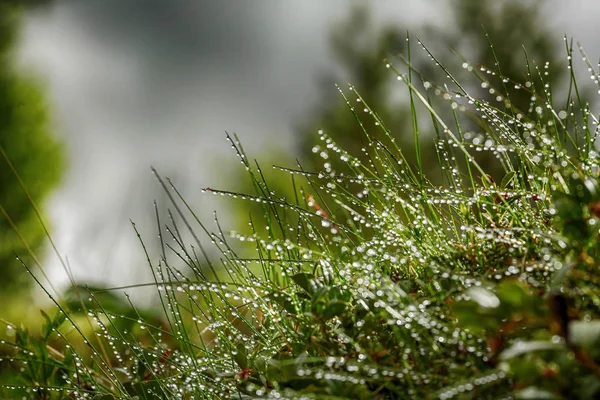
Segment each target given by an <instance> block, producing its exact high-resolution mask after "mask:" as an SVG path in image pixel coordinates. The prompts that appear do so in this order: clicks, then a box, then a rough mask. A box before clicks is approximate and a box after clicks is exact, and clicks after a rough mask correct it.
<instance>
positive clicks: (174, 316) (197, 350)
mask: <svg viewBox="0 0 600 400" xmlns="http://www.w3.org/2000/svg"><path fill="white" fill-rule="evenodd" d="M409 49H410V47H409ZM425 51H427V50H426V49H425ZM581 53H582V54H583V52H582V51H581ZM567 56H568V64H569V73H570V74H571V76H572V79H571V81H570V85H569V87H568V88H566V89H568V95H567V96H568V97H567V99H566V100H562V101H555V100H554V99H553V98H552V88H551V87H550V85H548V84H544V83H545V82H547V76H548V75H547V74H548V73H550V68H549V65H547V64H546V65H544V66H542V67H538V66H537V65H536V64H535V63H533V62H530V61H529V60H527V66H528V71H527V72H528V76H529V77H530V81H528V82H522V83H517V82H512V81H510V80H509V79H507V78H505V77H504V76H503V75H502V73H501V67H500V66H496V67H495V68H494V69H492V70H488V69H486V68H480V67H474V66H472V65H470V64H467V63H465V64H463V68H465V69H467V70H469V71H471V70H472V72H473V77H474V82H468V83H465V84H461V83H459V82H457V81H455V80H454V79H453V78H452V76H454V74H453V72H452V71H450V70H447V69H446V68H445V67H443V66H441V67H440V68H442V69H443V70H444V72H445V73H446V75H447V76H448V81H446V82H441V83H440V84H439V85H433V84H432V83H430V82H428V81H426V80H425V79H424V78H422V77H420V76H419V75H418V74H416V73H415V71H412V70H411V69H410V68H409V66H410V64H409V63H402V62H398V63H396V64H398V65H404V68H405V69H406V70H407V71H406V72H402V71H401V70H400V69H397V67H395V66H394V65H391V64H387V67H388V68H390V71H392V72H391V73H395V74H396V75H397V77H398V80H399V81H400V83H402V84H404V86H406V87H407V88H408V89H409V90H408V96H407V97H408V101H409V103H410V108H411V113H412V121H413V134H414V140H415V149H416V151H417V153H418V152H419V151H420V150H419V143H420V142H422V141H424V140H435V142H436V144H437V156H438V159H437V161H433V160H429V159H421V157H420V156H419V155H417V157H416V159H417V160H418V165H420V166H421V168H419V167H416V166H413V165H408V164H407V162H406V159H405V157H404V155H403V152H402V149H400V148H398V147H397V146H396V145H395V143H396V141H395V140H394V137H393V136H391V133H390V132H389V131H388V130H387V129H386V127H385V124H384V121H381V120H380V119H379V117H378V116H377V114H376V112H375V111H374V110H371V109H370V108H369V106H368V104H365V102H364V101H363V99H362V98H361V97H360V94H359V93H356V92H355V91H354V90H353V88H352V87H350V88H349V89H348V90H347V91H343V90H340V93H341V95H342V96H343V97H344V99H346V100H347V103H348V107H349V110H350V112H352V113H353V114H354V115H355V116H356V119H357V123H358V124H359V125H360V126H361V128H362V131H363V133H364V135H365V141H366V142H367V143H368V145H367V146H365V148H364V149H362V150H361V151H362V152H363V154H365V155H367V156H368V157H367V158H366V159H367V161H366V162H365V161H360V160H359V159H358V158H356V155H353V154H348V153H347V152H345V151H344V150H343V149H341V148H339V147H337V145H336V143H334V142H333V141H332V140H331V139H330V137H329V136H328V134H327V132H319V136H320V139H321V141H322V143H321V144H320V148H319V149H320V152H321V156H322V157H323V158H324V165H323V170H322V171H317V172H312V171H305V170H304V169H303V168H302V166H300V165H299V166H297V167H296V168H294V169H290V168H285V169H284V170H285V171H286V172H287V173H289V174H290V179H291V182H290V185H291V186H292V187H293V191H292V192H293V193H295V195H294V196H293V198H283V197H280V196H279V195H278V194H277V193H275V192H273V191H272V190H271V188H270V187H269V184H268V182H266V181H265V180H264V179H263V178H262V176H263V174H262V172H261V171H260V169H259V168H258V167H255V166H254V164H253V163H251V162H250V161H249V160H248V157H247V156H246V155H245V154H244V152H243V149H242V148H241V146H240V144H239V141H238V140H237V137H230V136H228V138H229V139H230V140H231V144H232V146H233V147H234V149H235V150H236V152H237V154H238V156H239V158H240V161H241V162H242V163H243V164H244V166H245V168H246V169H247V171H248V172H249V175H250V178H251V179H252V181H253V184H254V187H255V188H256V194H254V195H242V194H236V193H233V192H227V191H221V190H216V189H210V188H206V189H205V191H206V192H208V193H213V194H216V195H219V194H220V195H225V196H231V197H241V198H243V199H244V200H245V201H254V202H257V203H259V204H260V205H261V206H262V207H263V211H264V215H263V216H261V218H260V220H264V221H267V226H266V227H262V226H261V227H256V226H255V222H254V221H255V220H254V219H251V220H250V224H249V227H248V230H247V231H246V232H232V233H231V234H229V235H226V234H225V233H224V232H223V230H222V229H221V226H220V224H219V223H218V220H217V219H216V220H215V222H216V223H215V225H214V228H212V229H211V228H209V227H208V226H207V225H205V224H203V223H202V222H200V221H199V220H198V219H197V218H196V216H195V214H194V213H193V210H192V207H191V206H190V205H188V204H187V203H186V202H185V200H184V199H183V198H181V196H179V193H178V192H177V189H176V188H175V187H173V186H172V185H170V182H169V181H168V180H164V179H162V178H161V177H160V176H159V175H158V174H157V177H158V180H159V182H160V183H161V184H162V185H163V186H164V188H165V190H166V191H167V193H168V197H169V199H170V200H171V202H172V206H173V208H174V210H175V212H174V214H175V216H174V217H172V218H171V220H170V221H169V224H168V225H167V226H166V227H165V228H163V225H162V224H163V222H162V221H158V226H159V232H160V235H159V237H160V240H161V243H162V245H163V249H164V252H163V256H162V257H161V258H160V259H159V260H157V261H154V260H150V259H149V260H148V262H149V265H150V267H151V268H152V271H153V273H154V276H155V282H154V283H151V284H150V285H148V286H155V287H156V288H157V289H158V294H159V297H160V303H159V304H160V307H162V310H163V312H164V314H163V315H162V321H160V320H158V321H157V322H155V323H153V324H152V323H150V322H149V318H151V317H149V316H146V317H142V316H140V314H139V313H138V311H137V310H136V308H134V307H133V306H131V308H130V309H128V310H127V311H119V312H116V313H115V312H112V311H111V310H110V309H109V308H107V307H105V306H104V305H103V301H100V300H99V296H100V293H99V291H98V290H92V289H90V290H88V292H89V296H88V295H87V294H86V295H82V297H83V299H82V300H81V301H76V302H71V303H69V307H68V309H67V306H66V305H64V304H67V303H64V302H62V301H61V300H56V305H57V306H58V310H57V313H56V315H52V316H48V315H46V314H44V316H45V318H46V319H47V323H46V325H45V326H44V327H43V328H42V335H41V337H34V336H32V335H30V334H29V333H28V331H27V330H26V329H24V328H21V327H17V326H13V325H10V327H11V329H9V331H11V332H14V335H13V336H10V337H8V338H7V340H6V341H5V342H4V345H5V346H11V347H13V348H14V358H13V359H11V360H8V362H11V363H14V364H15V365H16V366H17V367H18V368H21V369H20V378H21V380H22V382H23V383H22V384H19V385H15V386H14V387H11V388H5V389H6V392H5V393H7V395H11V393H24V394H29V395H30V396H31V397H34V398H65V397H66V398H94V399H112V398H138V399H142V398H144V399H145V398H168V399H174V398H182V399H191V398H207V399H214V398H238V399H243V398H256V397H259V398H260V397H265V398H309V399H310V398H319V399H321V398H324V399H327V398H331V399H334V398H351V399H385V398H418V397H421V398H440V399H450V398H459V399H470V398H473V399H485V398H493V399H497V398H536V399H537V398H545V399H575V398H579V399H592V398H596V397H597V396H598V395H599V394H600V364H599V363H600V352H599V351H598V350H597V349H598V348H599V347H598V344H599V343H598V341H599V338H600V320H599V319H598V318H599V315H598V314H599V313H598V307H599V305H600V298H599V294H600V291H599V290H598V284H599V282H600V280H599V279H598V277H597V274H596V271H597V268H598V265H597V260H600V253H599V251H600V246H599V245H598V239H599V236H598V235H599V231H598V228H597V227H596V226H597V225H598V224H599V223H600V183H599V181H598V161H599V156H598V153H597V150H596V146H595V143H596V139H597V134H598V127H597V118H596V117H595V116H594V115H593V114H592V113H591V111H590V105H589V104H588V103H586V102H585V101H584V100H583V98H582V96H581V95H580V92H579V90H580V89H579V88H578V86H577V85H576V81H575V76H574V72H573V68H572V65H571V62H572V57H573V56H574V54H573V49H572V45H570V44H569V43H567ZM432 57H433V56H432ZM583 57H584V60H585V61H586V63H587V66H588V67H589V68H590V71H592V77H593V78H594V80H595V81H596V83H597V81H598V75H596V72H594V69H593V66H591V65H589V63H588V62H587V57H585V56H583ZM408 59H409V60H410V57H409V58H408ZM434 60H435V59H434ZM382 68H383V66H382ZM398 68H399V67H398ZM489 77H493V78H494V79H493V81H494V82H500V83H501V84H500V87H493V86H492V83H491V81H490V79H488V78H489ZM540 82H541V83H542V85H538V83H540ZM473 84H477V85H480V86H482V87H485V88H488V89H489V93H490V94H495V95H496V97H495V100H493V102H492V103H490V102H488V101H485V100H481V99H477V98H472V97H471V96H469V91H468V88H469V86H472V85H473ZM537 87H542V88H543V89H542V91H541V92H538V91H537V90H536V88H537ZM521 92H526V93H527V94H528V96H529V97H530V99H531V104H530V105H529V107H528V109H527V110H519V109H517V108H516V107H515V106H514V105H513V104H512V103H511V96H512V95H513V94H514V93H521ZM423 116H428V117H430V119H431V123H430V124H429V127H427V126H426V125H424V119H423V118H422V117H423ZM374 130H379V131H380V132H382V133H383V134H384V135H385V136H386V137H388V141H387V143H388V144H384V143H383V142H382V141H379V140H373V139H372V137H373V136H372V135H371V133H370V132H372V131H374ZM426 130H430V131H431V132H433V134H432V135H431V136H430V137H426V136H424V137H420V138H419V132H424V131H426ZM478 152H484V153H489V154H490V155H491V156H493V157H495V162H496V164H497V165H496V166H495V168H498V166H499V167H501V168H502V169H503V171H504V174H503V178H502V179H501V181H500V182H496V181H494V179H493V178H492V177H491V176H489V175H488V174H486V171H485V170H483V168H481V167H480V165H479V164H477V162H476V161H475V160H476V159H475V157H474V154H477V153H478ZM434 162H438V163H439V165H440V168H441V171H442V176H443V179H444V186H442V187H440V186H434V185H433V184H431V183H430V182H429V180H428V177H427V176H425V175H424V174H423V173H422V171H423V170H424V168H423V167H422V166H423V165H425V164H428V165H430V164H431V163H434ZM342 165H343V169H344V170H345V171H351V173H344V174H341V173H336V168H337V167H336V166H342ZM194 226H195V228H194ZM265 228H267V229H265ZM194 230H200V231H202V232H204V233H205V234H206V235H207V236H208V238H210V239H211V240H212V242H213V243H214V247H215V248H216V249H218V250H219V251H220V254H221V257H220V265H217V264H216V263H215V262H214V261H211V258H210V257H208V256H207V255H206V254H207V250H205V249H204V247H203V244H202V242H201V241H200V240H199V239H198V236H197V235H196V234H195V233H194ZM136 232H137V231H136ZM257 232H260V234H258V233H257ZM264 232H266V233H264ZM187 236H190V237H192V238H193V239H194V240H193V243H194V244H193V245H188V244H186V243H185V238H186V237H187ZM237 242H244V243H245V244H247V243H250V244H251V245H252V246H253V247H254V252H253V254H252V255H251V256H249V257H245V255H244V256H243V257H242V255H240V254H239V253H238V250H237V249H238V248H239V246H238V245H237ZM201 255H202V256H203V257H204V260H203V261H200V260H199V257H200V256H201ZM184 267H185V268H186V269H185V271H184V270H183V268H184ZM140 286H143V285H140ZM115 289H119V288H115ZM121 289H122V288H121ZM102 295H106V293H103V294H102ZM88 297H89V298H88ZM111 308H114V307H111ZM86 318H87V319H88V320H89V323H90V325H92V326H93V330H94V332H95V333H94V332H92V331H91V328H89V327H88V324H87V322H86ZM152 318H154V317H152ZM11 391H12V392H11Z"/></svg>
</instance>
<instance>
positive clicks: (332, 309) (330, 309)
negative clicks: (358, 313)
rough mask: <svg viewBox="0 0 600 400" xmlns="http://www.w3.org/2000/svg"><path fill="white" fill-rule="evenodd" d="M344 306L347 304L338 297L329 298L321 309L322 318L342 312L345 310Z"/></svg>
mask: <svg viewBox="0 0 600 400" xmlns="http://www.w3.org/2000/svg"><path fill="white" fill-rule="evenodd" d="M346 306H347V304H346V302H344V301H341V300H338V299H333V300H331V301H330V302H329V303H327V306H326V307H325V310H324V311H323V319H325V320H329V319H331V318H333V317H336V316H338V315H341V314H343V313H344V311H346Z"/></svg>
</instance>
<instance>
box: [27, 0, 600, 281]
mask: <svg viewBox="0 0 600 400" xmlns="http://www.w3.org/2000/svg"><path fill="white" fill-rule="evenodd" d="M447 3H448V2H446V1H443V0H429V1H418V2H417V1H398V0H396V1H393V0H390V1H384V0H380V1H372V2H371V4H372V7H373V11H374V15H375V17H376V18H377V19H379V20H383V19H387V20H390V19H391V20H394V21H398V23H399V24H400V25H401V26H402V29H407V28H409V29H411V30H416V31H417V32H418V29H419V25H420V23H421V22H423V21H428V22H429V23H436V24H444V23H447V22H448V21H447V18H446V15H447V10H446V8H445V7H446V6H447ZM349 4H351V3H350V2H349V1H344V0H328V1H322V0H311V1H297V0H261V1H242V0H237V1H233V0H231V1H223V0H211V1H207V0H86V1H81V0H56V1H55V4H54V5H52V6H50V7H49V8H46V9H40V10H38V11H35V12H32V13H31V14H30V15H29V16H28V17H27V21H26V22H27V23H26V25H25V31H24V35H23V41H22V45H21V50H22V51H21V53H22V55H23V57H22V59H23V62H24V64H25V65H27V66H28V67H31V68H34V69H35V70H36V71H37V72H38V73H39V74H41V75H42V76H43V77H44V78H45V79H46V82H47V83H48V92H49V96H50V97H51V99H52V101H53V103H54V113H55V116H56V121H57V134H58V135H60V137H61V138H62V139H63V140H64V141H65V143H66V146H67V148H68V154H69V160H68V162H69V164H70V168H69V171H68V172H67V174H66V177H65V180H64V182H63V184H62V186H61V187H60V189H59V190H58V191H57V192H56V193H55V194H54V195H53V197H52V199H51V202H50V204H49V209H48V210H49V216H50V219H51V224H52V227H53V232H54V238H55V240H56V242H57V244H58V247H59V249H60V251H61V252H62V253H63V254H65V255H67V256H68V257H69V260H70V263H71V265H72V267H73V269H74V271H75V273H76V275H77V276H78V277H79V278H80V279H87V280H94V281H104V282H107V283H108V284H109V285H117V284H122V283H132V282H139V281H140V280H141V279H140V277H143V276H144V274H143V273H142V272H140V271H142V270H143V265H144V257H142V252H141V249H140V247H139V245H138V244H137V239H136V237H135V235H134V233H133V231H132V229H131V227H130V225H129V219H130V218H131V219H133V220H135V221H136V222H137V223H138V225H139V227H140V230H141V231H142V233H143V234H145V236H146V237H147V238H148V240H149V241H152V240H154V238H155V237H156V236H155V233H154V232H155V231H153V229H154V225H153V223H154V222H153V211H152V210H153V209H152V200H153V199H155V198H156V199H158V200H161V201H162V200H164V196H163V195H162V194H161V189H160V188H159V186H158V184H157V183H156V181H155V180H154V178H153V177H152V175H151V174H150V170H149V167H150V165H153V166H155V167H156V168H157V169H158V170H159V171H160V172H162V173H163V175H168V176H172V177H173V178H174V179H175V181H176V183H177V185H178V186H179V187H180V188H181V189H182V191H183V193H184V194H185V195H186V197H188V198H189V199H190V200H191V201H192V202H193V204H194V207H195V208H196V209H198V210H199V211H201V212H202V213H203V215H210V214H209V213H208V212H207V211H210V210H212V208H213V204H212V203H211V202H210V201H207V200H208V199H207V198H206V197H204V196H201V195H200V193H199V192H200V188H201V187H204V186H219V182H220V181H221V179H222V178H221V175H220V172H222V171H223V167H222V166H223V165H224V164H225V165H235V159H234V158H233V156H232V154H231V153H230V152H229V150H230V149H229V147H228V144H227V142H226V141H225V139H224V134H223V132H224V131H230V132H237V133H239V134H240V136H241V137H242V140H243V142H244V144H245V146H246V147H247V148H248V149H249V150H250V151H251V152H252V153H254V154H259V153H260V151H261V150H263V149H270V150H271V151H274V150H273V149H277V148H280V149H281V151H293V149H292V147H293V146H292V144H293V140H292V135H293V129H292V125H293V123H294V122H296V121H298V119H299V118H300V117H301V116H302V115H303V113H304V112H306V110H308V109H310V108H311V105H312V104H313V103H314V102H315V101H316V100H318V95H319V92H320V91H322V88H319V87H318V85H317V76H318V74H319V73H321V72H323V71H327V70H329V69H330V68H332V59H331V56H330V51H329V48H328V44H329V43H328V32H329V29H330V27H331V23H332V22H333V21H337V20H340V19H341V18H343V17H344V16H345V15H347V12H348V9H349ZM545 13H546V14H545V15H547V17H548V21H549V24H550V25H551V26H554V27H555V30H554V32H556V35H557V37H556V40H561V38H562V36H563V35H564V34H565V33H566V34H568V35H572V36H575V37H576V38H577V39H579V40H581V41H582V42H583V44H584V45H585V46H586V47H587V48H588V49H598V48H599V44H600V42H599V38H600V35H599V33H600V32H598V28H597V16H598V15H600V2H597V1H593V0H588V1H585V0H577V1H573V0H571V1H568V2H565V1H547V2H545ZM591 53H592V54H591V55H594V53H593V52H591ZM595 55H596V56H597V54H595ZM331 90H334V89H333V88H332V89H331ZM223 160H225V161H223ZM47 265H48V266H49V268H51V269H52V270H54V271H56V272H55V273H54V276H55V277H56V278H57V279H62V278H61V274H62V273H61V272H60V268H59V267H58V263H57V261H56V258H55V257H48V262H47ZM142 279H143V278H142Z"/></svg>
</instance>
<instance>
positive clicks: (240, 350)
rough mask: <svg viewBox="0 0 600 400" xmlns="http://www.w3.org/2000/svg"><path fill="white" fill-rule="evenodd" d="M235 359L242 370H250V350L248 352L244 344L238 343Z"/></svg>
mask: <svg viewBox="0 0 600 400" xmlns="http://www.w3.org/2000/svg"><path fill="white" fill-rule="evenodd" d="M233 359H234V360H235V362H236V364H237V365H238V366H239V367H240V369H247V368H248V350H246V346H244V344H243V343H238V345H237V348H236V352H235V354H233Z"/></svg>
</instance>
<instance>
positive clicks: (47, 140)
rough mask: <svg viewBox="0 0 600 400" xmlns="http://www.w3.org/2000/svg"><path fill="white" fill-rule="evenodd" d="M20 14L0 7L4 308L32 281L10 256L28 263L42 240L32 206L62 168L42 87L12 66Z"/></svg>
mask: <svg viewBox="0 0 600 400" xmlns="http://www.w3.org/2000/svg"><path fill="white" fill-rule="evenodd" d="M20 14H21V9H20V7H18V6H16V5H14V4H12V3H10V2H9V3H1V4H0V273H1V274H2V280H1V281H0V291H2V295H0V302H2V303H5V304H7V303H9V301H10V300H9V298H4V295H5V294H9V292H8V291H10V290H14V289H15V288H23V287H28V286H30V285H29V283H30V282H31V279H30V278H29V276H28V275H27V273H26V271H24V270H23V268H22V266H21V264H20V262H19V261H17V260H16V259H15V254H19V255H21V256H22V257H23V258H24V260H25V261H26V262H27V263H32V262H33V258H32V257H31V256H29V255H28V254H34V253H35V251H36V250H37V249H39V248H40V247H41V245H42V243H43V242H44V239H45V232H44V229H43V227H42V226H41V225H40V222H39V220H38V216H37V215H36V211H35V210H34V208H33V207H32V205H31V204H32V202H33V203H35V204H39V205H41V204H42V203H43V201H44V200H45V199H46V197H47V196H48V194H49V192H50V190H51V189H52V188H54V187H55V186H56V185H57V183H58V181H59V179H60V177H61V175H62V171H63V169H64V168H63V167H64V166H63V151H62V148H61V146H60V144H59V142H58V141H57V140H56V139H55V138H54V135H53V132H52V128H53V127H52V124H51V121H50V117H49V112H48V103H47V101H46V98H45V96H44V93H43V91H42V90H41V89H40V86H41V85H40V83H39V82H38V81H37V80H36V79H35V78H33V77H31V76H29V75H28V74H26V73H24V72H22V71H20V70H19V67H18V65H17V63H16V62H15V61H14V54H13V52H14V46H15V41H16V40H17V34H18V28H19V21H20ZM15 171H16V173H18V176H17V175H16V173H15ZM25 189H26V190H27V192H26V191H25ZM30 250H31V251H32V252H33V253H31V252H30ZM10 296H12V297H14V293H10ZM0 314H2V315H5V312H2V311H0Z"/></svg>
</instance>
